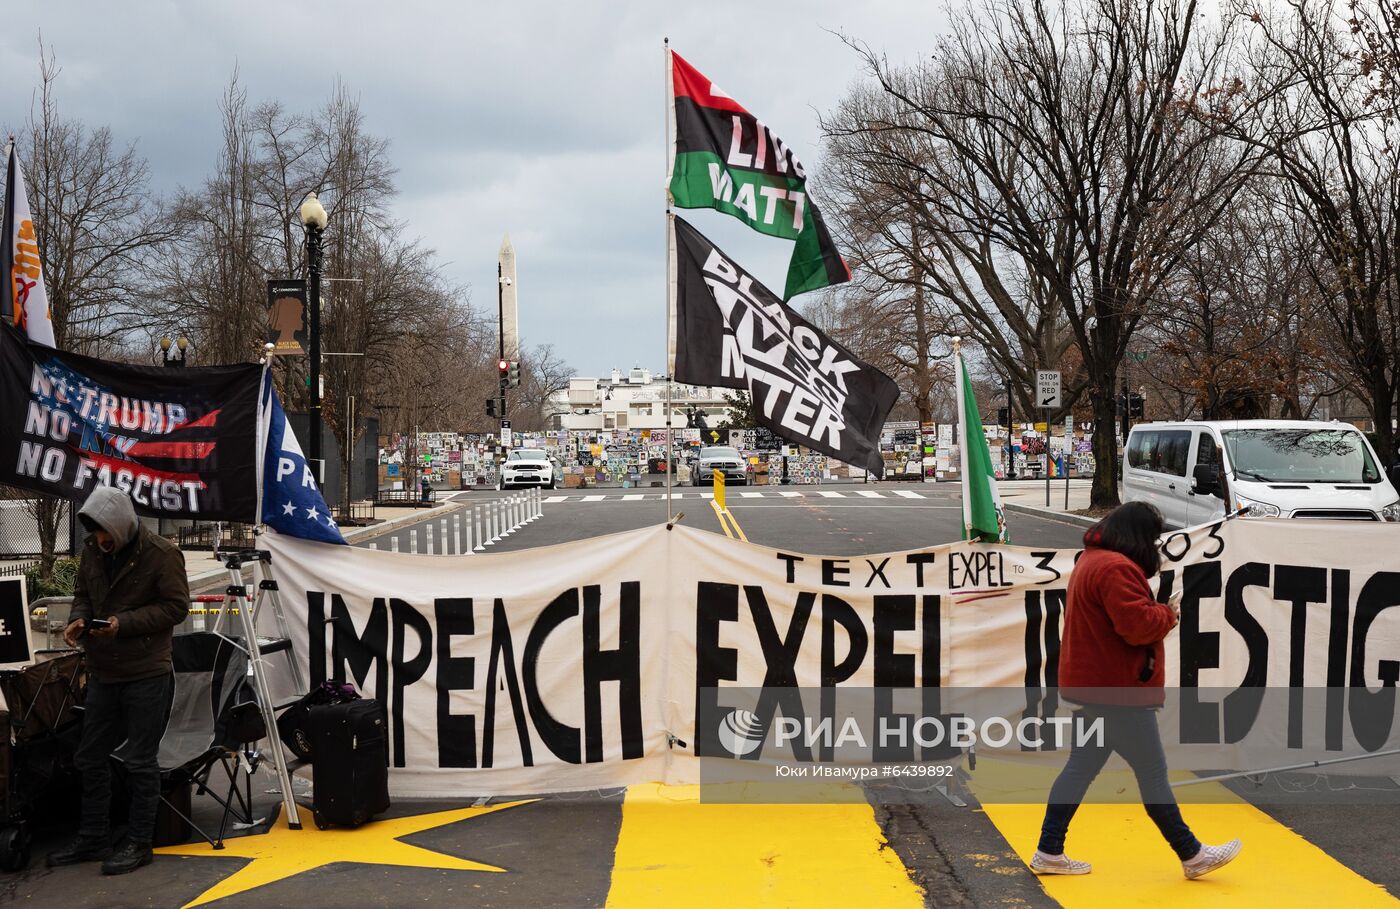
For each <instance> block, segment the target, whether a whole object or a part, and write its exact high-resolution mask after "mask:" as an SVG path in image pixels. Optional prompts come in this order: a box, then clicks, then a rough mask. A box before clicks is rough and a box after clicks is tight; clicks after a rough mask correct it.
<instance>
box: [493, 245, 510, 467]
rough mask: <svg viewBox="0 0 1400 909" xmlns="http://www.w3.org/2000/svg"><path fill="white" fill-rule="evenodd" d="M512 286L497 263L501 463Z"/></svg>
mask: <svg viewBox="0 0 1400 909" xmlns="http://www.w3.org/2000/svg"><path fill="white" fill-rule="evenodd" d="M510 285H511V280H510V277H509V276H508V275H506V273H505V271H504V269H502V267H501V263H500V262H497V263H496V324H497V326H498V329H499V337H500V359H499V360H497V366H498V370H497V371H498V372H499V373H500V386H499V387H500V389H501V434H500V436H499V437H498V438H497V442H498V444H499V445H500V446H501V461H502V463H504V461H505V459H506V452H505V431H506V426H507V425H508V424H509V420H507V419H506V389H507V388H509V387H510V373H509V369H508V367H507V365H506V363H507V361H506V288H507V287H509V286H510Z"/></svg>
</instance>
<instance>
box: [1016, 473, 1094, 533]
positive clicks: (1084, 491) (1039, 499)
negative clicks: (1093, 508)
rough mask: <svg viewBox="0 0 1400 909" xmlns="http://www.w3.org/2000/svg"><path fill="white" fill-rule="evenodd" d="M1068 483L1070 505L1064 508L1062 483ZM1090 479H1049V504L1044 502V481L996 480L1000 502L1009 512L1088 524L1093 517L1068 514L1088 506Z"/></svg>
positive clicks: (1091, 481)
mask: <svg viewBox="0 0 1400 909" xmlns="http://www.w3.org/2000/svg"><path fill="white" fill-rule="evenodd" d="M1066 482H1068V483H1069V496H1068V500H1069V507H1068V508H1066V507H1065V500H1066V496H1065V483H1066ZM1092 485H1093V480H1092V479H1090V478H1089V477H1084V478H1083V479H1078V478H1071V479H1070V480H1068V481H1065V480H1051V481H1050V504H1049V506H1047V505H1046V504H1045V481H1044V480H998V481H997V488H998V489H999V490H1000V491H1001V501H1002V504H1003V505H1005V506H1006V510H1007V511H1010V512H1013V513H1014V512H1017V511H1020V512H1024V513H1028V514H1036V515H1041V516H1051V517H1054V518H1056V519H1058V520H1061V521H1067V522H1069V523H1071V524H1082V525H1084V526H1086V527H1087V526H1089V525H1091V524H1093V523H1094V521H1095V519H1094V518H1090V517H1086V516H1085V515H1079V514H1071V512H1075V511H1082V510H1084V509H1086V508H1088V507H1089V490H1090V487H1091V486H1092Z"/></svg>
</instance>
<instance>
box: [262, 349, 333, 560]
mask: <svg viewBox="0 0 1400 909" xmlns="http://www.w3.org/2000/svg"><path fill="white" fill-rule="evenodd" d="M262 412H263V420H264V421H265V422H264V423H263V426H264V429H265V431H266V433H267V447H266V449H264V451H265V454H264V456H263V484H262V487H263V493H262V495H263V498H262V519H263V523H264V524H266V525H267V526H268V527H271V528H272V529H273V530H275V531H277V532H278V533H285V534H286V535H287V536H290V537H301V538H302V539H304V540H318V541H320V542H322V543H340V544H341V545H345V538H344V537H342V536H341V535H340V528H339V527H338V526H336V523H335V518H334V517H332V515H331V510H330V508H328V507H327V506H326V500H325V498H324V497H322V495H321V489H320V487H318V486H317V485H316V478H315V475H314V474H312V472H311V468H310V467H308V466H307V463H306V456H305V455H303V454H302V453H301V444H300V443H298V442H297V437H296V433H294V432H292V424H291V422H290V421H288V420H287V414H286V412H285V411H283V410H282V402H281V401H279V400H278V399H277V391H276V390H275V389H274V388H273V387H272V375H271V374H270V373H268V374H267V375H265V376H264V377H263V393H262Z"/></svg>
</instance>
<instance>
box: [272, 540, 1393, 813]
mask: <svg viewBox="0 0 1400 909" xmlns="http://www.w3.org/2000/svg"><path fill="white" fill-rule="evenodd" d="M264 539H265V542H266V545H267V546H268V548H270V549H271V551H272V553H273V562H272V565H273V570H274V572H275V574H276V575H277V576H278V578H279V581H280V582H281V586H282V591H283V598H284V602H285V605H286V607H287V609H288V611H289V613H290V615H291V616H292V625H293V629H294V631H293V638H294V652H295V655H296V658H297V659H300V660H302V661H304V663H305V664H306V666H307V669H308V673H307V675H308V677H309V678H310V680H311V682H312V684H315V683H317V682H319V681H321V680H323V679H326V678H334V679H338V680H346V681H351V682H353V683H354V684H356V685H357V686H359V687H360V688H361V689H362V690H364V691H365V692H366V693H367V694H369V695H373V696H376V697H380V698H381V699H382V700H383V701H384V702H385V704H386V707H387V712H388V716H389V723H390V750H391V765H392V767H393V768H394V769H393V772H392V776H391V779H392V781H393V783H392V785H393V787H394V789H395V791H396V792H399V793H401V794H404V795H443V794H448V793H453V794H460V793H463V792H472V793H505V792H510V793H525V792H544V791H560V790H567V789H587V788H597V787H610V786H621V785H628V784H632V783H638V782H644V781H650V780H662V781H665V782H693V781H695V780H697V779H698V778H699V766H698V765H699V764H700V761H699V760H698V758H700V757H718V758H721V759H724V758H726V757H728V758H730V759H733V758H735V757H738V756H739V755H737V753H734V754H731V753H730V752H733V751H734V749H733V748H732V747H729V746H727V745H725V743H724V742H723V740H717V739H716V736H715V730H714V729H711V728H710V726H711V725H713V724H712V722H711V720H712V718H713V717H714V716H715V709H716V708H717V707H719V708H723V707H725V706H726V705H725V704H724V703H722V701H723V695H724V693H725V692H726V691H734V692H738V691H741V690H743V691H754V690H761V691H765V692H768V695H767V696H768V697H770V698H771V699H772V700H773V701H774V702H775V703H776V704H777V707H778V709H779V710H786V709H788V708H790V707H791V706H792V705H791V703H790V702H789V703H787V704H784V703H783V701H784V699H785V698H787V697H788V696H787V695H786V694H784V692H788V691H792V690H796V689H819V690H830V691H839V690H847V689H877V690H878V689H893V690H896V691H898V690H906V691H916V692H925V693H927V692H933V691H941V692H952V691H955V690H973V689H978V690H1001V691H1011V692H1013V693H1017V694H1016V696H1017V697H1020V696H1021V695H1020V694H1019V692H1021V691H1029V690H1037V689H1042V688H1044V687H1045V686H1054V685H1055V684H1056V683H1057V673H1058V659H1059V630H1060V627H1061V621H1062V618H1063V612H1064V608H1065V591H1066V587H1067V584H1068V578H1069V576H1070V573H1071V571H1072V569H1073V565H1074V561H1075V558H1076V555H1077V551H1076V550H1069V549H1061V550H1055V549H1034V548H1025V547H1016V546H1008V545H998V544H982V543H970V542H965V543H955V544H951V545H945V546H936V547H930V548H926V549H918V550H912V551H907V552H899V553H885V554H879V555H872V556H861V557H849V558H848V557H840V558H835V557H822V556H817V555H812V554H806V553H794V552H787V551H782V550H775V549H770V548H766V547H762V546H757V545H751V544H746V543H743V542H740V541H736V540H729V539H726V538H724V537H720V536H718V535H715V534H709V533H703V532H699V531H696V530H692V529H688V528H685V527H683V526H677V527H675V528H673V529H672V530H669V531H668V530H666V529H665V527H664V526H658V527H654V528H647V529H642V530H637V531H632V532H628V533H622V534H615V535H612V536H607V537H601V538H597V539H591V540H586V541H580V542H577V543H568V544H562V545H558V546H551V547H545V548H540V549H534V550H526V551H521V552H511V553H500V554H492V555H490V556H486V557H479V556H471V557H463V556H457V557H443V556H427V555H409V554H402V553H390V552H375V551H366V550H363V549H353V548H350V547H343V546H326V545H321V544H316V543H310V542H305V541H300V540H295V539H289V538H287V537H283V536H280V535H277V534H268V535H266V537H265V538H264ZM1394 544H1395V528H1393V527H1389V526H1386V525H1357V524H1345V523H1340V522H1334V523H1329V522H1311V521H1250V520H1233V521H1229V522H1223V523H1218V524H1214V525H1208V526H1205V527H1201V528H1196V529H1194V530H1192V531H1190V532H1183V533H1177V534H1173V535H1171V536H1169V537H1167V538H1165V540H1164V543H1163V550H1164V554H1165V555H1164V562H1163V564H1164V570H1163V572H1162V574H1161V576H1160V578H1159V581H1158V583H1159V586H1160V591H1159V596H1160V597H1163V598H1165V597H1167V596H1168V595H1170V594H1171V593H1172V592H1173V591H1174V590H1175V589H1177V588H1178V587H1180V586H1181V585H1183V584H1184V596H1183V598H1182V601H1181V615H1182V621H1181V625H1180V627H1179V629H1178V630H1176V631H1174V632H1173V633H1172V634H1171V636H1170V637H1169V638H1168V639H1167V648H1166V659H1167V667H1166V678H1167V684H1168V686H1172V687H1179V688H1181V689H1182V691H1181V692H1180V695H1181V696H1180V697H1179V699H1178V700H1177V701H1176V702H1174V703H1173V704H1172V705H1170V706H1169V709H1168V710H1167V711H1166V712H1164V714H1163V716H1162V720H1161V725H1162V729H1163V737H1164V739H1165V740H1166V741H1167V742H1168V744H1169V746H1171V745H1172V744H1173V743H1174V742H1181V743H1183V744H1187V745H1191V746H1192V747H1193V748H1194V749H1195V750H1194V751H1193V752H1192V753H1193V754H1195V755H1196V757H1197V760H1198V762H1200V765H1201V766H1208V767H1243V768H1248V767H1251V766H1262V765H1260V764H1258V763H1249V762H1250V761H1258V760H1272V759H1274V758H1276V757H1277V756H1278V755H1279V754H1286V755H1293V756H1296V757H1298V758H1299V759H1303V758H1308V759H1311V758H1312V757H1314V756H1318V755H1321V756H1335V755H1339V754H1353V753H1376V752H1379V751H1382V750H1384V749H1387V748H1392V747H1395V745H1396V739H1397V737H1400V735H1398V734H1397V730H1395V729H1394V728H1393V725H1394V724H1393V723H1392V722H1391V719H1392V718H1393V716H1394V713H1395V697H1394V696H1395V690H1396V689H1395V682H1396V676H1397V669H1400V609H1392V608H1391V607H1395V606H1400V557H1398V556H1397V550H1396V547H1395V545H1394ZM1280 691H1281V692H1282V700H1278V699H1275V700H1273V701H1268V702H1266V701H1265V700H1263V697H1262V695H1263V693H1264V692H1280ZM1294 692H1302V693H1303V694H1301V695H1297V696H1296V698H1295V695H1294V694H1293V693H1294ZM1305 702H1306V703H1305ZM769 706H770V707H771V706H773V705H772V704H770V705H769ZM1059 706H1060V707H1064V706H1065V705H1059ZM1303 706H1306V708H1307V709H1301V708H1302V707H1303ZM1053 707H1054V705H1046V704H1025V703H1023V702H1018V703H1017V704H1016V705H1015V708H1016V709H1017V710H1038V709H1042V708H1053ZM702 720H703V722H702ZM1251 736H1252V737H1251ZM717 741H718V742H719V744H720V745H721V746H724V747H716V745H715V743H716V742H717ZM1251 748H1253V749H1255V750H1254V751H1253V752H1251V751H1250V749H1251ZM1280 749H1281V750H1280ZM743 756H744V757H750V755H747V754H746V755H743ZM754 756H759V757H761V756H762V750H761V749H760V750H758V751H755V752H754ZM1049 756H1050V757H1053V758H1054V759H1055V760H1056V761H1062V760H1063V753H1060V754H1059V755H1058V756H1057V755H1054V754H1053V753H1051V754H1050V755H1049ZM873 759H875V758H874V757H871V756H867V757H866V760H873ZM1365 764H1366V762H1360V763H1359V764H1358V765H1354V766H1356V767H1357V768H1358V770H1357V772H1360V768H1361V767H1362V766H1363V765H1365ZM1173 766H1174V767H1175V766H1176V764H1173ZM1338 769H1339V770H1340V771H1342V772H1346V771H1347V770H1348V769H1349V765H1340V766H1339V767H1338ZM1367 769H1368V770H1369V771H1370V772H1374V770H1375V768H1374V765H1372V766H1371V767H1369V768H1367Z"/></svg>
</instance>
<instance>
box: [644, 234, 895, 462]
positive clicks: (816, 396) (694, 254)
mask: <svg viewBox="0 0 1400 909" xmlns="http://www.w3.org/2000/svg"><path fill="white" fill-rule="evenodd" d="M671 223H672V230H673V231H674V238H673V242H674V244H675V256H676V293H675V299H676V361H675V375H676V379H677V380H678V381H681V382H687V383H689V384H692V385H710V386H720V387H722V388H740V389H744V390H746V391H747V392H748V393H749V394H750V396H751V397H752V398H753V405H754V409H755V411H756V412H757V414H758V422H759V423H760V424H761V425H763V426H765V427H767V428H768V429H770V430H772V431H773V432H774V433H776V434H777V435H779V436H781V437H783V438H784V439H787V440H788V441H789V442H793V443H795V444H798V445H805V446H807V447H808V448H813V449H815V450H817V451H820V452H822V453H824V454H828V455H830V456H832V457H834V458H839V459H840V460H842V461H845V462H846V463H847V464H854V465H856V466H858V467H864V468H866V469H867V470H870V471H871V472H872V473H874V474H875V475H876V476H881V475H882V474H883V472H884V459H883V458H882V457H881V456H880V431H881V428H882V427H883V426H884V424H885V418H886V417H887V416H889V413H890V409H891V408H892V407H894V402H895V399H896V398H897V397H899V389H898V387H897V386H896V385H895V383H894V380H892V379H891V378H890V377H889V376H887V375H885V374H884V373H883V372H881V371H880V370H878V369H876V368H875V367H873V366H871V365H869V364H868V363H863V362H861V361H860V360H858V359H856V358H855V356H854V355H853V354H852V353H851V352H850V351H849V350H847V349H846V348H845V347H843V346H841V345H840V344H837V343H836V342H835V341H833V340H831V339H830V338H828V337H827V336H826V335H824V334H822V332H820V331H818V330H817V329H816V328H814V327H813V326H812V325H811V324H809V323H808V322H807V320H806V319H804V318H802V316H800V315H799V314H798V313H797V311H796V310H794V309H792V308H791V307H790V306H788V305H787V304H785V303H783V301H782V300H779V299H778V298H777V296H776V295H775V294H774V293H773V292H772V291H771V290H769V289H768V288H766V287H764V286H763V285H762V284H760V283H759V282H758V281H757V280H755V279H754V277H753V276H752V275H749V274H747V273H746V272H744V271H743V270H742V269H741V268H739V266H738V265H736V264H734V260H733V259H732V258H730V257H729V256H727V255H725V253H724V252H722V251H721V250H720V249H719V248H718V247H716V246H715V245H714V244H713V243H711V242H710V241H709V240H707V239H706V238H705V236H704V235H703V234H701V233H700V232H699V231H698V230H696V229H695V228H694V227H691V226H690V225H689V224H687V223H686V222H685V221H684V220H683V219H681V218H677V217H673V218H672V219H671Z"/></svg>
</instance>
